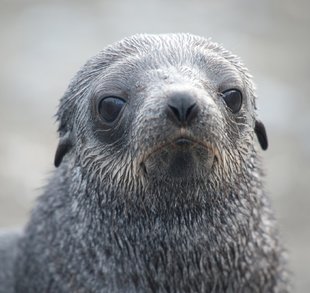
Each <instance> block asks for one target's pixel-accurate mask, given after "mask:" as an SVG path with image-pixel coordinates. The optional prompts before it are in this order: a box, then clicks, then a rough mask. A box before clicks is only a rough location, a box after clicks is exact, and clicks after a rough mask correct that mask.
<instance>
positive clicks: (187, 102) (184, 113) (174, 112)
mask: <svg viewBox="0 0 310 293" xmlns="http://www.w3.org/2000/svg"><path fill="white" fill-rule="evenodd" d="M197 114H198V106H197V104H196V101H195V99H194V98H193V97H192V96H191V95H190V94H189V93H184V92H178V93H173V94H171V95H170V96H169V97H168V103H167V115H168V117H169V119H171V120H172V121H174V122H177V123H182V124H185V123H189V122H190V121H191V120H192V119H193V118H195V117H196V116H197Z"/></svg>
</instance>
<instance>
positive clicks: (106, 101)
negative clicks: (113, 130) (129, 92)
mask: <svg viewBox="0 0 310 293" xmlns="http://www.w3.org/2000/svg"><path fill="white" fill-rule="evenodd" d="M124 105H125V101H124V100H123V99H121V98H119V97H114V96H109V97H105V98H103V99H102V100H101V101H100V102H99V105H98V111H99V114H100V115H101V117H102V118H103V119H104V120H105V121H106V122H109V123H111V122H113V121H114V120H115V119H116V118H117V116H118V114H119V113H120V112H121V110H122V108H123V106H124Z"/></svg>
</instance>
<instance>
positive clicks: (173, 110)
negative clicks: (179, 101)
mask: <svg viewBox="0 0 310 293" xmlns="http://www.w3.org/2000/svg"><path fill="white" fill-rule="evenodd" d="M168 107H169V108H170V110H171V111H172V113H173V115H174V116H175V117H176V118H177V119H178V120H179V121H181V120H182V115H181V114H180V111H179V109H178V108H176V107H174V106H172V105H169V104H168Z"/></svg>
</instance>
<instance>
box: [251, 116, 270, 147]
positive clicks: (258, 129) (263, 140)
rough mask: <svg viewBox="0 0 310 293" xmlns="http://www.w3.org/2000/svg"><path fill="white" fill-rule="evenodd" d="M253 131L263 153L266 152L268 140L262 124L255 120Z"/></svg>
mask: <svg viewBox="0 0 310 293" xmlns="http://www.w3.org/2000/svg"><path fill="white" fill-rule="evenodd" d="M254 130H255V133H256V136H257V138H258V141H259V144H260V146H261V147H262V149H263V150H264V151H265V150H267V148H268V139H267V133H266V128H265V126H264V124H263V122H261V121H260V120H256V121H255V127H254Z"/></svg>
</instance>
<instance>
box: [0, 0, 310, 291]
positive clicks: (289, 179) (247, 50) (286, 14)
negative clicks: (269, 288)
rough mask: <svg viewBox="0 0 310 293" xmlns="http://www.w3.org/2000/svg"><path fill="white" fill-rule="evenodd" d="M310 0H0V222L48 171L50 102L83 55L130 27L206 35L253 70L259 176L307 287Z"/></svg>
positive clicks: (15, 219) (25, 201)
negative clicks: (262, 173)
mask: <svg viewBox="0 0 310 293" xmlns="http://www.w3.org/2000/svg"><path fill="white" fill-rule="evenodd" d="M309 9H310V2H309V1H307V0H304V1H302V0H298V1H293V0H291V1H289V0H261V1H254V0H253V1H251V0H235V1H232V0H218V1H207V0H205V1H203V0H191V1H189V0H166V1H164V0H151V1H142V0H133V1H128V0H127V1H125V0H123V1H122V0H118V1H99V0H98V1H77V0H75V1H60V0H59V1H42V0H41V1H35V0H34V1H25V0H24V1H23V0H7V1H5V0H1V2H0V24H1V25H0V42H1V47H0V48H1V51H0V52H1V54H0V227H2V228H3V227H20V226H23V225H24V224H25V223H26V221H27V219H28V218H29V212H30V209H31V207H32V206H33V205H34V203H35V199H36V197H37V196H38V195H40V193H41V190H42V187H43V186H44V185H45V183H46V180H47V178H48V176H49V174H50V173H51V172H52V171H53V169H54V167H53V158H54V151H55V148H56V145H57V136H56V127H57V125H56V124H55V119H54V117H53V115H54V114H55V112H56V109H57V105H58V100H59V98H60V97H61V96H62V94H63V92H64V91H65V89H66V86H67V85H68V82H69V80H70V79H71V78H72V77H73V75H74V74H75V72H76V71H77V70H78V69H79V67H80V66H81V65H83V63H84V62H85V61H86V59H87V58H88V57H90V56H92V55H94V54H95V53H97V52H98V51H99V50H100V49H102V48H103V47H105V46H106V45H107V44H109V43H111V42H114V41H117V40H119V39H121V38H123V37H125V36H127V35H131V34H134V33H138V32H148V33H163V32H191V33H194V34H198V35H202V36H206V37H212V39H213V40H214V41H217V42H220V43H222V44H223V45H224V47H226V48H227V49H229V50H231V51H233V52H234V53H235V54H237V55H239V56H241V57H242V59H243V61H244V63H245V64H246V65H247V67H248V68H249V69H250V72H251V73H252V74H253V75H254V80H255V83H256V85H257V92H258V95H259V98H260V99H259V101H258V106H259V116H260V118H261V119H262V120H263V121H264V123H265V125H266V128H267V131H268V135H269V140H270V148H269V150H268V151H267V152H264V153H263V154H262V155H263V158H264V162H265V167H266V173H267V178H266V183H267V189H268V190H269V192H270V194H271V196H272V200H273V205H274V207H275V210H276V215H277V218H278V221H279V226H280V230H281V232H282V239H283V241H284V242H285V243H286V247H287V248H288V251H289V255H290V264H291V270H292V272H293V276H294V277H293V279H294V286H295V289H294V291H293V292H309V290H310V289H309V288H310V273H309V270H310V269H309V263H310V253H309V242H310V230H309V224H310V223H309V220H310V214H309V208H310V196H309V193H310V168H309V163H310V119H309V114H310V100H309V97H308V95H309V92H310V82H309V74H310V38H309V36H310V34H309V29H310V13H309Z"/></svg>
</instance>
